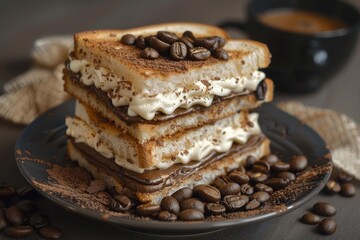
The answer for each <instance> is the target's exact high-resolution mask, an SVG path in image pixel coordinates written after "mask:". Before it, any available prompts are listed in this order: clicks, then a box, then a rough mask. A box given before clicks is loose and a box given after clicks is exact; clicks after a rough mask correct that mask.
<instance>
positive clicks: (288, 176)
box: [276, 172, 296, 181]
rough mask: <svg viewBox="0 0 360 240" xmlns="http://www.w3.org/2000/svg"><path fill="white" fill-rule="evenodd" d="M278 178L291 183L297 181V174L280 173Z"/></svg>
mask: <svg viewBox="0 0 360 240" xmlns="http://www.w3.org/2000/svg"><path fill="white" fill-rule="evenodd" d="M276 177H278V178H286V179H288V180H289V181H294V180H295V178H296V177H295V174H294V173H292V172H279V173H278V174H277V175H276Z"/></svg>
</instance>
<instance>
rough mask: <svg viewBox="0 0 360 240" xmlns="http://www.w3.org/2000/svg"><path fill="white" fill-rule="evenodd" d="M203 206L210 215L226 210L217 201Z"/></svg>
mask: <svg viewBox="0 0 360 240" xmlns="http://www.w3.org/2000/svg"><path fill="white" fill-rule="evenodd" d="M205 208H206V211H207V212H208V213H210V214H212V215H220V214H222V213H224V212H225V211H226V208H225V206H224V205H222V204H218V203H207V204H206V205H205Z"/></svg>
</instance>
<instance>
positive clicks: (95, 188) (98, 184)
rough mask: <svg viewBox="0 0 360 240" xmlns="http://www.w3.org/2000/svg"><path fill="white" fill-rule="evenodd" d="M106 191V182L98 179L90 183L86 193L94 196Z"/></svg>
mask: <svg viewBox="0 0 360 240" xmlns="http://www.w3.org/2000/svg"><path fill="white" fill-rule="evenodd" d="M105 189H106V184H105V181H104V180H102V179H96V180H93V181H91V182H90V186H89V187H88V188H87V189H86V192H88V193H90V194H93V193H97V192H100V191H104V190H105Z"/></svg>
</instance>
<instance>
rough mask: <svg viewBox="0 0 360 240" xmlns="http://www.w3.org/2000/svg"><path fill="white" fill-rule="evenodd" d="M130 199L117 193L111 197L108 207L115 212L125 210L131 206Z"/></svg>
mask: <svg viewBox="0 0 360 240" xmlns="http://www.w3.org/2000/svg"><path fill="white" fill-rule="evenodd" d="M131 205H132V204H131V200H130V198H128V197H127V196H125V195H122V194H119V195H116V196H115V197H114V198H113V199H111V201H110V204H109V207H110V209H111V210H113V211H115V212H122V213H124V212H126V211H128V210H129V209H130V208H131Z"/></svg>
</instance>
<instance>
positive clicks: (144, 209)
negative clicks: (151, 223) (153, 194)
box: [135, 203, 161, 216]
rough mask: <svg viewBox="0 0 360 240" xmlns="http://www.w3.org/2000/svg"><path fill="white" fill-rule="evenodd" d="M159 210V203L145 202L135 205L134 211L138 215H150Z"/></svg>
mask: <svg viewBox="0 0 360 240" xmlns="http://www.w3.org/2000/svg"><path fill="white" fill-rule="evenodd" d="M160 210H161V208H160V205H159V204H154V203H146V204H142V205H139V206H137V207H136V209H135V213H136V214H137V215H139V216H151V215H153V214H154V213H157V212H159V211H160Z"/></svg>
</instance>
